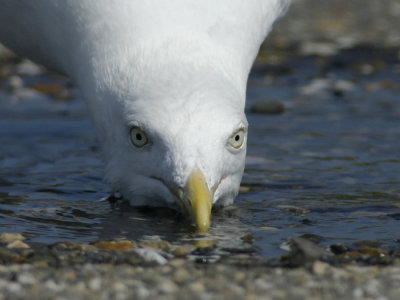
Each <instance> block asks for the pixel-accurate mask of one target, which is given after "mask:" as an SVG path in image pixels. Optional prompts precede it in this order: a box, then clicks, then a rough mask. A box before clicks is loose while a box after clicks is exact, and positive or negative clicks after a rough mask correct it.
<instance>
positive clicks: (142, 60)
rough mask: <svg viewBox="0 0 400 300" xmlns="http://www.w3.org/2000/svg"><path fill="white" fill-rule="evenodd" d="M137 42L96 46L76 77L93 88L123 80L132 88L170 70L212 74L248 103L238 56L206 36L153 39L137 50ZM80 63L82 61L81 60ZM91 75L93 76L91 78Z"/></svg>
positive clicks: (245, 77)
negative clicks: (235, 90) (152, 76)
mask: <svg viewBox="0 0 400 300" xmlns="http://www.w3.org/2000/svg"><path fill="white" fill-rule="evenodd" d="M132 45H133V42H129V40H127V39H124V40H123V41H120V42H114V43H109V44H107V46H105V47H96V46H95V45H93V46H92V48H91V49H88V53H90V54H88V57H86V58H83V59H85V60H86V61H89V68H86V67H87V66H88V63H87V62H86V63H84V62H82V63H76V64H74V65H76V66H79V67H78V69H77V70H75V73H76V74H77V75H76V77H78V78H79V81H81V82H82V81H84V80H88V78H91V77H92V79H93V80H94V82H93V84H95V85H99V84H100V85H101V84H106V85H108V84H107V83H104V82H103V81H104V80H115V79H113V78H119V79H123V80H129V81H130V82H131V85H135V83H136V82H141V81H142V77H143V76H148V74H156V73H157V72H160V70H162V71H165V69H167V68H169V70H170V71H171V75H173V73H174V70H179V69H180V68H184V69H186V70H189V72H190V70H191V71H192V72H197V71H201V72H209V73H210V74H217V76H220V77H221V79H222V80H224V81H228V82H230V83H231V85H232V86H234V87H235V88H236V89H237V91H238V92H239V94H240V95H241V97H242V98H243V99H244V98H245V94H246V84H247V77H248V71H247V70H246V68H244V67H243V66H242V64H241V62H240V59H239V58H238V57H236V56H235V54H234V53H235V52H233V51H229V49H226V48H223V47H222V46H220V45H218V44H216V43H215V42H214V41H211V40H210V39H208V38H207V37H202V36H196V37H193V36H190V37H188V36H174V37H168V36H165V37H153V38H151V39H147V40H144V41H142V42H140V43H139V44H136V45H134V46H132ZM78 59H82V57H81V58H78ZM88 73H89V74H88Z"/></svg>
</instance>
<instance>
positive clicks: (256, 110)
mask: <svg viewBox="0 0 400 300" xmlns="http://www.w3.org/2000/svg"><path fill="white" fill-rule="evenodd" d="M285 109H286V108H285V105H284V104H282V103H280V102H277V101H258V102H255V103H254V104H253V105H252V106H251V107H250V112H251V113H253V114H268V115H279V114H283V113H284V112H285Z"/></svg>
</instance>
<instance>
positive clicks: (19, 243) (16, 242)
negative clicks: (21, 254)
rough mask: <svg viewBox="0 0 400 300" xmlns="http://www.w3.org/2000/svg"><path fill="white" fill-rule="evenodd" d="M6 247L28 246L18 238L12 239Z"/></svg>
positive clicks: (25, 247) (24, 247) (20, 247)
mask: <svg viewBox="0 0 400 300" xmlns="http://www.w3.org/2000/svg"><path fill="white" fill-rule="evenodd" d="M7 248H10V249H12V248H19V249H28V248H30V246H29V245H28V244H26V243H24V242H22V241H20V240H16V241H13V242H11V243H9V244H8V245H7Z"/></svg>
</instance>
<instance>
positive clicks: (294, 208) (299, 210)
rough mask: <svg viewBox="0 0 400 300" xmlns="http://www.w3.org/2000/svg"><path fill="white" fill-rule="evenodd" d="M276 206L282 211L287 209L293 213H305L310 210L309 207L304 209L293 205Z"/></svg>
mask: <svg viewBox="0 0 400 300" xmlns="http://www.w3.org/2000/svg"><path fill="white" fill-rule="evenodd" d="M277 207H278V208H279V209H280V210H282V211H287V212H289V213H292V214H295V215H306V214H308V213H309V212H310V210H309V209H305V208H302V207H298V206H294V205H278V206H277Z"/></svg>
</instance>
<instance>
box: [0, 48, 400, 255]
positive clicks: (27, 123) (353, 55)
mask: <svg viewBox="0 0 400 300" xmlns="http://www.w3.org/2000/svg"><path fill="white" fill-rule="evenodd" d="M397 56H398V55H397ZM397 56H396V51H392V50H376V49H371V48H355V49H351V50H348V51H342V52H340V53H339V54H337V55H335V56H331V57H327V58H318V57H312V56H296V55H294V56H293V57H284V58H283V59H282V62H281V63H280V64H278V65H277V66H263V65H261V64H258V65H256V67H255V69H254V71H253V73H252V75H251V78H250V81H249V90H248V103H247V104H248V109H250V107H251V106H252V105H253V104H254V103H255V102H259V101H261V100H262V101H264V100H274V101H279V102H281V103H283V104H284V105H285V107H286V110H285V112H284V113H283V114H277V115H266V114H263V115H262V114H252V113H248V114H247V116H248V120H249V123H250V134H249V141H248V158H247V164H246V170H245V175H244V178H243V182H242V192H241V193H240V194H239V196H238V197H237V199H236V202H235V206H233V207H228V208H226V209H224V210H222V211H218V212H216V214H215V215H214V219H213V225H212V228H211V230H210V235H209V236H208V237H206V239H208V240H215V241H216V242H217V250H218V249H221V251H222V250H223V251H228V252H241V251H242V252H246V251H247V250H248V247H247V246H248V245H249V242H252V243H253V246H252V247H251V250H249V251H252V250H254V249H256V254H259V255H262V256H264V257H270V256H274V255H278V254H281V253H282V252H283V251H284V250H282V248H284V245H285V241H286V240H287V239H288V238H290V237H295V236H301V235H305V234H306V235H310V234H312V235H316V237H314V238H319V239H320V240H321V244H322V245H330V244H334V243H346V244H351V243H354V242H357V241H361V240H373V241H379V242H380V243H381V245H382V247H392V246H394V245H395V243H396V240H398V239H399V238H400V223H399V222H400V62H399V60H398V57H397ZM22 73H23V72H22ZM20 75H21V74H20ZM21 77H22V78H23V79H24V83H25V84H29V83H32V82H38V81H39V82H46V83H49V82H50V83H51V84H57V85H65V79H60V78H59V77H53V76H52V75H48V74H46V73H45V74H38V75H27V74H22V75H21ZM8 81H9V78H4V79H2V83H3V84H2V86H3V87H2V89H1V91H0V145H1V146H0V228H1V229H0V231H2V232H20V233H24V234H27V235H28V236H29V240H28V243H31V244H43V243H46V244H48V243H54V242H58V241H72V242H81V243H89V242H94V241H96V240H98V239H114V238H116V237H121V236H122V237H127V238H131V239H135V240H140V239H143V238H148V236H154V235H158V236H160V237H161V238H164V239H166V240H169V241H170V242H172V243H174V244H181V243H187V242H191V241H193V240H195V239H197V238H198V237H196V236H195V235H193V233H192V232H191V231H190V230H188V229H187V227H188V226H187V225H188V224H187V223H186V222H185V221H184V220H182V219H181V217H180V216H178V215H177V214H176V213H175V212H171V211H168V210H160V211H157V212H156V213H152V212H149V211H148V210H143V209H141V210H138V209H133V208H128V207H126V205H124V204H120V203H117V204H115V205H113V204H110V202H109V201H107V200H105V199H106V198H107V197H108V196H109V188H108V186H107V185H106V184H105V183H104V182H103V181H102V174H103V164H102V161H101V156H100V153H99V149H98V144H97V141H96V139H95V138H94V134H93V128H92V126H91V124H90V122H89V120H88V118H87V114H86V111H85V106H84V103H83V101H81V100H80V99H78V98H76V97H75V98H73V99H70V100H55V99H51V98H50V97H48V96H46V95H42V94H38V93H34V94H32V93H29V90H25V87H22V88H19V89H17V90H14V91H11V90H10V89H9V85H8ZM27 91H28V92H27ZM70 91H71V90H70ZM72 92H73V90H72ZM21 95H23V96H21ZM20 98H25V99H20ZM203 239H204V238H203ZM254 246H255V247H254ZM223 251H222V252H223ZM217 252H218V251H217Z"/></svg>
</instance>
